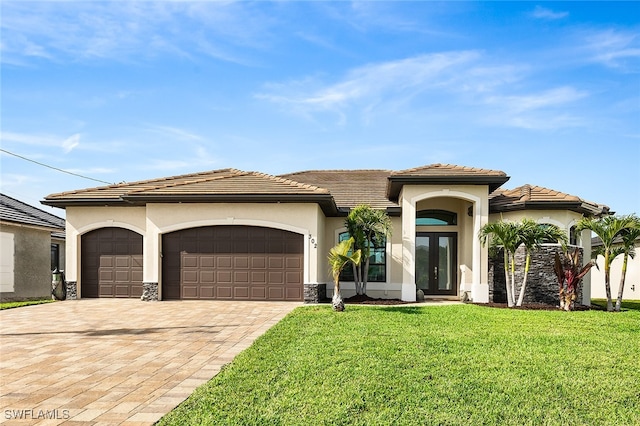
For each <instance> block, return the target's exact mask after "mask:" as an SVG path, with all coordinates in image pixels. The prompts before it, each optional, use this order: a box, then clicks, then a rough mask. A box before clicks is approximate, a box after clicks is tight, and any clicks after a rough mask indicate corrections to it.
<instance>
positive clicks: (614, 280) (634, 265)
mask: <svg viewBox="0 0 640 426" xmlns="http://www.w3.org/2000/svg"><path fill="white" fill-rule="evenodd" d="M591 245H592V246H593V247H594V248H595V247H599V246H602V240H601V239H600V238H598V237H594V238H592V239H591ZM635 251H636V254H635V257H634V259H631V258H630V257H629V259H628V261H627V274H626V278H625V284H624V292H623V293H622V298H623V299H626V300H640V238H638V239H636V242H635ZM623 258H624V256H623V255H619V256H617V257H616V258H615V259H614V260H613V262H611V277H610V283H611V297H612V298H613V299H614V300H615V299H616V298H617V297H618V289H619V288H620V278H621V276H622V262H623ZM596 263H597V264H598V269H596V268H591V272H590V274H591V297H592V298H595V299H605V298H606V297H607V295H606V293H605V286H604V257H603V256H598V258H597V259H596Z"/></svg>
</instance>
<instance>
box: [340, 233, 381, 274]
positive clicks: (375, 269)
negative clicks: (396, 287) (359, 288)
mask: <svg viewBox="0 0 640 426" xmlns="http://www.w3.org/2000/svg"><path fill="white" fill-rule="evenodd" d="M349 237H350V236H349V233H348V232H341V233H340V234H339V235H338V241H339V242H342V241H346V240H348V239H349ZM386 248H387V241H386V239H383V240H382V241H379V242H378V241H376V242H375V244H373V245H372V247H371V248H370V249H369V255H370V256H369V274H368V276H367V281H368V282H374V283H383V282H386V281H387V250H386ZM362 261H363V262H364V261H365V259H362ZM340 281H354V278H353V267H351V266H348V267H346V268H344V269H343V270H342V272H340Z"/></svg>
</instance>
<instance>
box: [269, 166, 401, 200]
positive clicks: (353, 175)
mask: <svg viewBox="0 0 640 426" xmlns="http://www.w3.org/2000/svg"><path fill="white" fill-rule="evenodd" d="M391 173H392V171H390V170H307V171H302V172H295V173H289V174H285V175H280V177H283V178H287V179H293V180H295V181H297V182H305V183H307V184H311V185H315V186H317V187H322V188H326V189H327V190H328V191H329V192H330V193H331V195H333V198H334V199H335V201H336V204H337V205H338V206H339V207H344V208H353V207H356V206H357V205H360V204H368V205H370V206H371V207H372V208H374V209H386V208H388V207H398V204H397V203H394V202H391V201H389V199H388V198H387V196H386V188H387V177H388V176H389V175H390V174H391Z"/></svg>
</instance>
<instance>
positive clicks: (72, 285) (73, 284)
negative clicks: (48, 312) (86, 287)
mask: <svg viewBox="0 0 640 426" xmlns="http://www.w3.org/2000/svg"><path fill="white" fill-rule="evenodd" d="M65 283H66V286H67V299H66V300H77V299H78V282H77V281H65Z"/></svg>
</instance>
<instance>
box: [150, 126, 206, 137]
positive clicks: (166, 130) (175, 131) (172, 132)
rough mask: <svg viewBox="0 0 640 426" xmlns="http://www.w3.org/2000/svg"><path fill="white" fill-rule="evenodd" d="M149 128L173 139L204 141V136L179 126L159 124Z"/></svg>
mask: <svg viewBox="0 0 640 426" xmlns="http://www.w3.org/2000/svg"><path fill="white" fill-rule="evenodd" d="M148 130H149V131H151V132H154V133H159V134H161V135H163V136H165V137H169V138H171V139H178V140H183V141H202V140H204V138H203V137H202V136H200V135H197V134H195V133H192V132H190V131H188V130H184V129H180V128H178V127H171V126H159V125H150V126H149V127H148Z"/></svg>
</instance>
